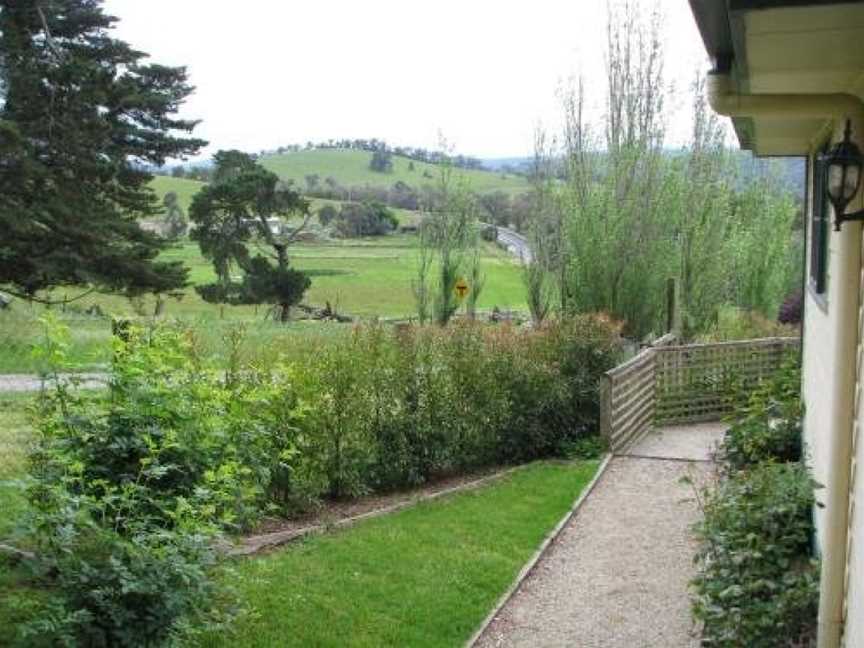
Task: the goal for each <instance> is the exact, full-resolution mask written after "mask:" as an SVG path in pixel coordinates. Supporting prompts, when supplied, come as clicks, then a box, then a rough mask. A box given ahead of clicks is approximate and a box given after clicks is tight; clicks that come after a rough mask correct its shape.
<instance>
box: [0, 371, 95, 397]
mask: <svg viewBox="0 0 864 648" xmlns="http://www.w3.org/2000/svg"><path fill="white" fill-rule="evenodd" d="M78 378H80V379H81V381H82V382H81V383H80V385H79V387H80V388H81V389H99V388H101V387H104V386H105V383H106V381H107V380H108V375H107V374H103V373H85V374H78ZM40 389H42V379H41V378H39V376H37V375H36V374H0V393H11V392H34V391H39V390H40Z"/></svg>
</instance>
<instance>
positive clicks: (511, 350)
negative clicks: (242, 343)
mask: <svg viewBox="0 0 864 648" xmlns="http://www.w3.org/2000/svg"><path fill="white" fill-rule="evenodd" d="M618 354H619V345H618V334H617V328H616V327H615V326H612V325H610V324H609V323H608V322H606V321H604V320H601V319H598V318H593V317H585V318H579V319H576V320H572V321H564V322H551V323H549V324H548V326H546V327H544V328H543V329H541V330H536V331H520V330H516V329H513V328H511V327H506V326H505V327H491V328H490V327H484V326H482V325H478V324H476V323H471V322H460V323H455V324H452V325H451V326H448V327H447V328H446V329H441V328H424V327H416V328H410V329H407V330H404V331H401V332H399V333H396V334H394V333H392V332H391V331H390V330H389V329H387V328H385V327H383V326H380V325H372V326H368V327H358V328H356V329H355V330H354V332H353V334H352V335H351V337H350V338H349V339H347V340H344V341H334V342H333V343H332V344H330V345H328V346H327V347H326V348H322V349H321V350H320V352H319V353H318V354H316V356H315V357H314V358H312V359H311V360H310V361H309V362H308V363H306V364H305V365H304V367H303V371H302V372H301V373H302V374H303V379H302V381H300V382H301V383H302V386H301V384H300V383H298V390H299V392H298V393H299V398H300V399H301V401H302V402H303V403H304V408H305V411H307V412H308V416H306V417H305V418H304V420H303V422H302V428H303V432H302V434H301V435H300V441H299V442H298V446H297V453H296V455H295V456H294V459H293V462H292V464H291V471H292V474H294V475H297V476H303V477H302V480H298V481H297V482H296V483H297V485H298V486H300V485H301V483H302V485H303V487H304V488H305V492H306V493H307V494H309V493H313V492H315V491H316V490H317V492H318V493H319V495H331V496H336V497H344V496H353V495H357V494H361V493H364V492H369V491H377V490H382V489H383V490H386V489H392V488H401V487H405V486H413V485H418V484H422V483H423V482H425V481H427V480H429V479H430V478H433V477H436V476H442V475H447V474H453V473H457V472H462V471H465V470H470V469H473V468H477V467H481V466H486V465H491V464H495V463H513V462H520V461H527V460H531V459H536V458H541V457H548V456H561V455H564V454H566V453H567V452H568V451H569V449H570V448H571V445H572V443H573V442H574V441H576V440H578V439H580V438H582V437H585V436H589V435H592V434H596V433H597V431H598V426H599V404H598V395H597V388H598V383H599V377H600V375H601V374H602V372H604V371H606V370H608V369H609V368H610V367H612V366H614V364H615V362H616V360H617V358H618Z"/></svg>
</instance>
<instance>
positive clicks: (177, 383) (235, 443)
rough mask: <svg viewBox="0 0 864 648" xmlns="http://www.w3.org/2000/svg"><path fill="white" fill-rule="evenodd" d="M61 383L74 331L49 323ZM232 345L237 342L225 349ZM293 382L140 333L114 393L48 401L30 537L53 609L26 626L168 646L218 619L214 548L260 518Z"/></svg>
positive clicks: (119, 362)
mask: <svg viewBox="0 0 864 648" xmlns="http://www.w3.org/2000/svg"><path fill="white" fill-rule="evenodd" d="M46 325H47V327H48V330H49V335H48V336H47V338H46V343H45V344H44V345H43V347H42V355H43V357H44V360H45V361H46V363H47V364H48V365H49V366H51V367H53V370H52V371H53V374H52V375H53V376H54V377H55V378H56V377H57V376H58V373H57V372H58V371H60V370H62V368H63V361H64V349H65V346H66V341H65V337H66V336H68V331H64V330H63V329H62V328H60V327H58V326H57V325H56V323H55V322H53V321H52V320H50V319H49V320H46ZM228 342H229V344H230V343H231V341H230V340H229V341H228ZM289 379H290V376H287V375H280V374H276V373H268V374H267V375H261V374H259V373H256V372H254V371H245V370H244V371H241V370H240V369H239V368H238V367H229V371H228V372H227V375H226V376H224V377H223V376H222V372H218V371H215V370H212V369H208V368H207V367H206V366H204V364H203V363H202V362H201V361H200V357H199V355H198V354H197V352H196V349H195V346H194V338H193V337H191V336H189V335H188V334H187V332H185V331H184V330H183V329H180V328H172V327H158V328H154V329H152V330H149V331H143V330H141V329H134V328H133V329H131V330H130V332H129V338H128V341H126V342H120V341H118V342H117V346H116V349H115V360H114V366H113V373H112V380H111V384H110V388H109V389H108V390H106V391H104V392H102V393H97V394H94V395H91V396H87V397H84V396H81V395H80V394H79V393H77V392H75V391H72V390H70V389H69V388H68V387H67V386H66V385H64V384H63V383H62V382H61V381H59V380H55V381H54V383H55V384H54V389H53V391H50V392H45V393H43V394H42V397H41V400H40V403H39V407H38V411H37V423H38V426H37V427H38V431H39V440H38V444H37V446H36V448H35V449H34V451H33V452H32V454H31V456H30V470H29V473H30V482H29V485H28V492H27V495H28V499H29V501H30V505H31V506H30V510H31V514H30V515H31V519H30V520H29V525H28V526H29V529H30V530H31V532H32V535H33V536H34V538H33V540H34V545H35V546H36V548H37V552H36V553H37V561H36V564H35V568H36V572H37V575H39V576H41V577H42V578H43V579H46V580H47V581H49V582H50V584H51V585H53V589H54V591H55V592H56V601H55V603H54V605H53V609H54V612H53V613H52V614H50V615H48V616H47V617H45V618H44V619H43V620H42V621H41V622H37V623H34V624H31V625H30V626H29V627H28V628H27V629H26V631H27V632H28V633H30V634H31V635H34V636H38V635H43V636H46V637H49V638H51V639H53V640H54V641H60V640H61V639H64V638H65V639H69V638H70V637H71V638H72V639H74V642H76V643H79V644H81V645H85V646H133V645H134V646H138V645H160V644H162V643H165V642H168V641H170V640H172V639H173V638H175V637H176V636H177V635H178V634H181V633H188V632H189V631H190V629H192V628H200V627H208V626H211V627H212V625H214V624H216V623H219V622H221V621H222V620H223V612H224V610H223V608H222V606H220V605H218V603H219V602H220V599H221V598H222V596H223V591H222V590H221V589H220V587H218V586H217V585H216V580H215V579H214V578H213V569H214V567H215V564H216V557H215V553H214V546H215V545H216V543H217V542H218V540H219V538H220V535H221V534H222V532H223V531H224V530H226V529H237V528H240V527H243V526H246V525H248V524H250V523H252V522H253V521H254V520H255V519H256V518H257V517H258V516H260V515H261V513H262V511H263V510H265V505H266V502H267V496H268V492H269V489H270V488H271V487H272V483H273V474H274V472H275V469H276V468H277V467H278V466H276V465H275V464H277V462H278V461H279V460H280V458H281V457H282V456H283V454H284V449H285V447H286V446H290V443H291V441H290V439H292V438H293V435H294V433H295V430H296V427H295V425H294V423H295V418H296V417H297V416H299V414H298V413H297V410H296V409H295V407H294V406H293V405H294V401H293V400H292V398H291V388H290V382H289Z"/></svg>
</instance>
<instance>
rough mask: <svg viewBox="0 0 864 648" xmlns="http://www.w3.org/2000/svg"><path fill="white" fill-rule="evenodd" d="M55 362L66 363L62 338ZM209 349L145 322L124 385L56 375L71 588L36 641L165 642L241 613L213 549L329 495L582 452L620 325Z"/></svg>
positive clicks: (118, 375) (46, 451)
mask: <svg viewBox="0 0 864 648" xmlns="http://www.w3.org/2000/svg"><path fill="white" fill-rule="evenodd" d="M47 324H48V326H49V328H52V327H53V328H52V331H51V334H50V335H49V336H48V341H47V342H46V344H45V345H44V346H43V349H42V356H43V358H42V360H43V361H44V362H45V364H46V365H48V366H50V367H52V368H53V369H52V371H53V372H54V373H53V374H52V375H53V376H54V377H55V378H56V377H57V376H58V375H59V372H61V371H64V356H65V345H66V342H65V341H64V340H63V339H62V338H63V331H62V330H61V329H59V328H58V327H57V326H56V325H54V324H52V323H51V321H50V320H49V321H48V322H47ZM243 337H244V335H243V332H242V331H238V330H235V331H229V333H228V334H227V335H226V336H225V339H224V341H223V342H224V343H223V347H224V348H223V351H224V355H225V358H226V359H227V364H228V366H227V369H226V370H222V369H218V368H216V367H213V366H211V365H210V364H208V363H207V362H206V361H205V360H204V355H203V353H202V350H201V348H200V347H199V343H198V337H197V334H196V333H195V332H194V330H188V329H184V328H182V327H179V326H173V325H158V326H155V327H153V328H150V329H141V328H135V327H131V328H130V329H129V331H128V340H127V341H126V342H120V341H118V342H117V346H116V348H115V353H114V364H113V372H112V377H111V383H110V386H109V389H107V390H104V391H103V392H101V393H96V394H91V395H87V396H83V395H81V393H79V392H77V391H74V390H70V389H69V388H68V387H67V386H66V385H64V384H63V383H62V382H61V381H59V380H57V381H55V386H54V389H53V391H50V392H46V393H45V394H43V396H42V398H41V402H40V405H39V408H38V412H37V414H38V430H39V443H38V444H37V447H36V448H35V450H34V451H33V453H32V455H31V457H30V483H29V486H28V496H29V501H30V503H31V509H32V515H31V519H30V521H29V529H30V530H31V532H32V535H33V536H34V543H33V544H34V545H35V546H36V548H37V549H38V560H37V561H36V571H37V575H38V576H39V577H40V578H42V579H44V580H45V581H46V582H48V583H49V584H50V585H52V586H53V587H52V591H54V592H55V593H56V597H55V602H54V604H53V606H52V609H51V611H50V613H49V614H46V615H43V616H42V618H41V621H39V622H37V623H33V624H31V625H30V626H28V628H27V630H28V632H29V633H30V635H29V636H30V637H31V638H33V639H34V640H36V638H37V637H41V638H46V639H47V641H49V642H50V643H59V642H62V641H67V642H69V643H76V642H77V643H79V644H83V645H87V646H109V645H110V646H127V645H160V644H162V643H167V642H171V641H173V640H174V639H175V638H176V637H178V636H181V635H185V634H189V633H190V632H193V630H195V629H206V628H208V627H212V626H213V625H214V624H219V623H222V622H223V621H225V620H226V619H227V613H226V612H225V611H226V610H227V609H228V607H226V606H228V603H229V601H230V597H229V596H227V594H226V593H225V592H224V591H223V590H222V589H221V588H220V587H218V586H217V584H216V583H217V580H216V579H215V578H214V571H215V570H217V569H218V568H219V562H218V560H217V556H216V553H215V550H214V547H216V546H217V545H218V544H219V542H220V541H221V538H222V535H223V534H224V533H226V532H233V531H238V530H242V529H245V528H248V527H250V526H251V525H253V524H254V523H255V522H256V521H257V520H258V519H259V518H260V517H261V516H262V515H264V514H265V513H267V512H271V511H281V512H283V513H290V512H292V511H295V510H297V509H299V508H305V507H308V506H311V505H313V504H314V503H315V502H316V500H318V499H319V498H321V497H352V496H356V495H359V494H362V493H366V492H371V491H381V490H387V489H393V488H401V487H404V486H410V485H416V484H421V483H423V482H425V481H427V480H429V479H432V478H435V477H437V476H442V475H448V474H454V473H459V472H464V471H467V470H471V469H474V468H478V467H482V466H487V465H492V464H496V463H510V462H518V461H525V460H529V459H534V458H540V457H548V456H556V455H560V456H564V455H568V454H571V453H573V452H574V451H577V452H584V451H586V450H585V449H586V448H588V450H590V447H589V445H590V444H587V443H585V442H584V441H583V440H584V439H586V438H589V437H590V436H592V435H595V436H596V432H597V428H598V422H599V420H598V419H599V406H598V398H597V388H598V381H599V377H600V374H601V373H602V372H603V371H605V370H607V369H609V368H610V367H611V366H613V365H614V364H615V362H616V360H617V359H618V352H619V346H618V329H617V327H616V326H615V325H613V324H611V323H610V322H608V321H606V320H604V319H602V318H596V317H582V318H577V319H573V320H566V321H561V322H550V323H548V324H547V325H545V326H544V327H543V328H541V329H537V330H518V329H515V328H511V327H508V326H501V327H487V326H483V325H480V324H477V323H474V322H464V323H457V324H454V325H451V326H449V327H447V328H446V329H443V328H426V327H417V328H409V329H407V330H399V331H395V332H394V331H393V330H392V329H390V328H386V327H384V326H382V325H377V324H376V325H370V326H362V327H357V328H355V329H354V330H353V332H352V334H351V335H350V336H348V337H346V338H344V339H336V340H333V341H332V342H331V343H328V344H322V345H321V346H320V347H317V348H316V351H315V353H312V354H308V355H306V356H304V359H303V361H302V362H294V363H288V362H284V361H280V360H274V361H272V362H270V363H269V364H268V368H267V369H263V368H261V367H258V366H255V365H249V364H245V363H244V362H242V360H241V359H242V358H243V356H244V353H243V350H242V348H241V347H242V344H243Z"/></svg>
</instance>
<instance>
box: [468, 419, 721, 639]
mask: <svg viewBox="0 0 864 648" xmlns="http://www.w3.org/2000/svg"><path fill="white" fill-rule="evenodd" d="M718 429H721V430H722V428H718V427H717V426H694V427H693V428H691V429H690V430H689V433H690V435H691V437H696V438H697V439H701V441H699V442H697V441H694V439H693V438H690V439H687V440H685V439H684V438H683V436H682V435H683V434H685V430H683V429H671V432H672V433H671V434H669V433H668V432H669V431H668V430H667V431H666V433H664V434H663V435H660V436H653V435H652V437H649V438H648V439H646V440H645V441H643V443H640V444H638V445H637V447H636V448H634V450H633V454H634V455H639V454H641V453H642V452H643V451H646V452H645V454H647V450H650V451H651V453H652V454H651V456H652V457H653V456H657V457H662V458H645V457H644V456H619V457H615V458H613V459H612V461H611V462H610V463H609V466H608V468H607V470H606V472H605V473H604V475H603V476H602V477H601V479H600V481H599V482H598V483H597V486H596V487H595V489H594V490H593V492H592V493H591V495H589V497H588V498H587V499H586V500H585V502H584V503H583V505H582V508H581V509H579V511H578V513H577V514H576V515H575V516H574V517H573V519H572V520H571V521H570V523H569V524H568V525H567V526H566V527H565V529H564V531H563V532H562V534H561V535H560V536H559V537H558V539H557V540H556V541H555V542H554V543H553V544H552V545H551V547H550V549H549V551H548V552H547V553H546V554H545V555H544V556H543V557H542V558H541V560H540V562H539V563H538V564H537V566H536V567H535V569H534V570H533V571H532V572H531V573H530V574H529V576H528V578H527V579H526V580H525V581H524V582H523V583H522V585H521V586H520V587H519V589H518V590H517V591H516V593H515V594H514V596H513V598H511V599H510V601H509V602H508V603H507V605H506V606H505V607H504V608H503V610H502V611H501V612H500V613H499V614H498V616H497V617H496V618H495V619H494V620H493V621H492V623H491V624H490V625H489V627H488V628H487V629H486V632H484V633H483V635H482V636H481V637H480V639H479V640H478V642H477V643H476V644H475V645H477V646H483V647H487V648H488V647H490V646H526V647H527V646H531V647H532V648H533V647H546V646H572V647H576V648H679V647H680V648H683V647H689V646H693V647H696V646H698V645H699V641H698V638H697V636H696V629H695V628H694V626H693V622H692V620H691V616H690V601H689V596H688V590H687V583H688V581H689V580H690V578H691V577H692V576H693V573H694V571H693V555H694V552H695V549H696V546H695V543H694V540H693V537H692V535H691V532H690V527H691V525H692V524H693V523H694V522H695V521H696V520H697V519H698V515H699V512H698V508H697V506H696V503H695V501H694V500H693V492H692V488H691V487H690V486H688V485H686V484H682V483H680V479H681V477H684V476H690V477H691V478H692V479H693V480H694V481H695V482H697V483H704V482H706V481H707V480H708V479H709V478H710V476H711V473H712V470H713V465H712V464H711V463H710V462H707V461H704V460H703V458H705V457H707V456H709V455H708V452H709V447H710V446H711V445H712V444H713V443H714V441H715V440H716V438H717V430H718ZM664 439H665V441H664ZM643 444H645V445H644V446H643ZM676 445H677V446H680V447H682V448H683V449H685V450H686V452H687V454H686V455H685V456H692V457H693V458H695V459H697V460H695V461H694V460H693V459H689V460H684V461H682V460H677V459H675V458H673V457H672V456H670V455H674V452H672V451H671V450H670V448H672V447H675V446H676ZM640 446H642V447H640Z"/></svg>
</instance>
